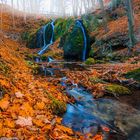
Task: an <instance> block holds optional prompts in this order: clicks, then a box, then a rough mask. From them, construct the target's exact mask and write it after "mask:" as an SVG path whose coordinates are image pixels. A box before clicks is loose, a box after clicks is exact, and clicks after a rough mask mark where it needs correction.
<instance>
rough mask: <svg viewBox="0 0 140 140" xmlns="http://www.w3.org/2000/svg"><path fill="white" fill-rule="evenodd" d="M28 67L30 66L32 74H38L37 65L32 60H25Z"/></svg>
mask: <svg viewBox="0 0 140 140" xmlns="http://www.w3.org/2000/svg"><path fill="white" fill-rule="evenodd" d="M26 62H27V65H28V66H29V68H31V70H32V73H33V74H38V72H39V66H38V65H37V64H35V63H33V62H32V61H26Z"/></svg>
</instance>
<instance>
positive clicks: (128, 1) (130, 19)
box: [126, 0, 136, 48]
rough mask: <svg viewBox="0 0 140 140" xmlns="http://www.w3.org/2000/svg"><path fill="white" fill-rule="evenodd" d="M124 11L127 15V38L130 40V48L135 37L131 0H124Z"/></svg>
mask: <svg viewBox="0 0 140 140" xmlns="http://www.w3.org/2000/svg"><path fill="white" fill-rule="evenodd" d="M126 12H127V17H128V28H129V40H130V48H131V47H133V46H134V45H135V44H136V38H135V33H134V16H133V8H132V1H131V0H126Z"/></svg>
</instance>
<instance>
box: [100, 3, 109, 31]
mask: <svg viewBox="0 0 140 140" xmlns="http://www.w3.org/2000/svg"><path fill="white" fill-rule="evenodd" d="M99 5H100V8H101V10H102V16H103V26H104V29H105V32H107V31H108V27H107V19H106V11H105V7H104V1H103V0H99Z"/></svg>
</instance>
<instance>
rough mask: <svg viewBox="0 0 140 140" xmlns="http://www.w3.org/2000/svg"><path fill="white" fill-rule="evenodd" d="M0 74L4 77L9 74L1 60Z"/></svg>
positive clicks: (7, 68)
mask: <svg viewBox="0 0 140 140" xmlns="http://www.w3.org/2000/svg"><path fill="white" fill-rule="evenodd" d="M0 73H2V74H4V75H7V74H8V73H9V67H8V66H7V64H6V63H5V62H3V61H2V60H0Z"/></svg>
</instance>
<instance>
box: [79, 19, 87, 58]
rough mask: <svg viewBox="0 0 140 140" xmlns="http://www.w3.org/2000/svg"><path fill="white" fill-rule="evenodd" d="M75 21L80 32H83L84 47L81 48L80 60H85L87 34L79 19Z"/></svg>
mask: <svg viewBox="0 0 140 140" xmlns="http://www.w3.org/2000/svg"><path fill="white" fill-rule="evenodd" d="M76 23H77V25H78V26H79V27H80V28H81V30H82V33H83V37H84V48H83V56H82V60H83V61H85V60H86V53H87V36H86V32H85V28H84V27H83V25H82V23H81V21H80V20H77V21H76Z"/></svg>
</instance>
